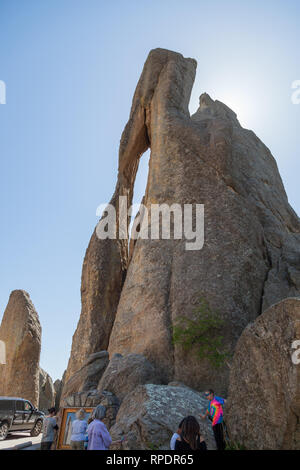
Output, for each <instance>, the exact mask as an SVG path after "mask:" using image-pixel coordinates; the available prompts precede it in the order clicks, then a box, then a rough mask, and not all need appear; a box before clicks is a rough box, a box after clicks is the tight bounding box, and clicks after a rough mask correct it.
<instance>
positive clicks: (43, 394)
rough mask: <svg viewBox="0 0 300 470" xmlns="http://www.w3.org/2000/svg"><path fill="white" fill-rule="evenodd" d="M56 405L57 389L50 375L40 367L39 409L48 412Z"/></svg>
mask: <svg viewBox="0 0 300 470" xmlns="http://www.w3.org/2000/svg"><path fill="white" fill-rule="evenodd" d="M54 405H55V388H54V385H53V381H52V379H51V377H50V375H49V374H48V373H47V372H46V371H45V370H44V369H42V368H41V367H40V396H39V409H40V410H41V411H47V410H48V409H49V408H51V407H52V406H54Z"/></svg>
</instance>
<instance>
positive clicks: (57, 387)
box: [53, 371, 66, 410]
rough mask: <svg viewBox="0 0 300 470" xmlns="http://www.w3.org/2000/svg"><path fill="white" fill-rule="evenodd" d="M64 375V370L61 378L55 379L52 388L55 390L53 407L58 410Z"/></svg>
mask: <svg viewBox="0 0 300 470" xmlns="http://www.w3.org/2000/svg"><path fill="white" fill-rule="evenodd" d="M65 377H66V371H65V372H64V373H63V376H62V378H61V379H57V380H55V382H54V384H53V385H54V390H55V405H54V406H55V409H56V410H58V409H59V406H60V400H61V396H62V391H63V388H64V384H65Z"/></svg>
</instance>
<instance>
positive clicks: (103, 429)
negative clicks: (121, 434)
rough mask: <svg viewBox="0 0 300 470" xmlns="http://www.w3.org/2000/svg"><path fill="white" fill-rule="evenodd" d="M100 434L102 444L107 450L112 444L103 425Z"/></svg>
mask: <svg viewBox="0 0 300 470" xmlns="http://www.w3.org/2000/svg"><path fill="white" fill-rule="evenodd" d="M101 434H102V439H103V443H104V445H105V447H107V448H109V446H110V445H111V444H112V438H111V437H110V434H109V432H108V430H107V428H106V426H105V425H104V426H103V428H102V430H101Z"/></svg>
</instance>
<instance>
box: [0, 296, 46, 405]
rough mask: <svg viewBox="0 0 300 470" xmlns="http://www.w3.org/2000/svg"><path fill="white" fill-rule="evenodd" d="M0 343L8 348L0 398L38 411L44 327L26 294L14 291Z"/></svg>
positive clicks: (1, 371)
mask: <svg viewBox="0 0 300 470" xmlns="http://www.w3.org/2000/svg"><path fill="white" fill-rule="evenodd" d="M0 340H1V341H4V342H5V344H6V364H5V365H0V377H1V379H0V395H2V396H3V395H6V396H17V397H22V398H25V399H27V400H29V401H31V403H32V404H33V405H34V406H36V407H37V406H38V404H39V361H40V351H41V325H40V322H39V317H38V314H37V312H36V310H35V308H34V305H33V303H32V302H31V300H30V297H29V294H27V292H25V291H23V290H14V291H12V293H11V294H10V297H9V301H8V304H7V307H6V309H5V312H4V315H3V319H2V323H1V327H0Z"/></svg>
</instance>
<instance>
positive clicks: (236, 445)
mask: <svg viewBox="0 0 300 470" xmlns="http://www.w3.org/2000/svg"><path fill="white" fill-rule="evenodd" d="M225 450H247V449H246V447H245V446H244V445H243V444H241V443H240V442H234V441H227V443H226V448H225Z"/></svg>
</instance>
